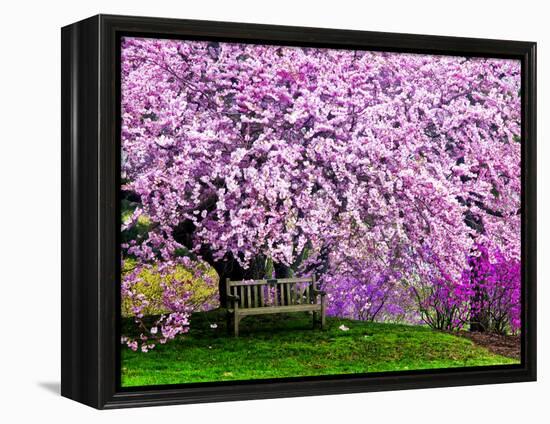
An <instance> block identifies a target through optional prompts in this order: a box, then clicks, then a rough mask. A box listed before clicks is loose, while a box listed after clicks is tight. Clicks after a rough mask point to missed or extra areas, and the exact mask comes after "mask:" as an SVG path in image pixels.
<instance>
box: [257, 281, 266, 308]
mask: <svg viewBox="0 0 550 424" xmlns="http://www.w3.org/2000/svg"><path fill="white" fill-rule="evenodd" d="M264 288H265V287H264V286H259V287H258V290H260V306H262V307H263V306H265V300H264Z"/></svg>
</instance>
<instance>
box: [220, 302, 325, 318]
mask: <svg viewBox="0 0 550 424" xmlns="http://www.w3.org/2000/svg"><path fill="white" fill-rule="evenodd" d="M320 310H321V305H320V304H307V305H289V306H267V307H265V308H246V309H238V310H237V315H240V316H242V315H264V314H266V315H267V314H280V313H285V312H308V311H320ZM229 311H230V312H233V310H232V309H230V310H229Z"/></svg>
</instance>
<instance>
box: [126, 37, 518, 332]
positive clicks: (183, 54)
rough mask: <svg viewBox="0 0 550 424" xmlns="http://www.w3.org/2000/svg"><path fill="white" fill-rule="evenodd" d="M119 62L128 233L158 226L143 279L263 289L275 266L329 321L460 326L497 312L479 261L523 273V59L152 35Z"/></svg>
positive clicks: (138, 252)
mask: <svg viewBox="0 0 550 424" xmlns="http://www.w3.org/2000/svg"><path fill="white" fill-rule="evenodd" d="M121 54H122V57H121V60H122V75H121V78H122V153H123V155H122V156H123V161H122V171H123V179H124V185H123V194H124V196H125V197H126V198H127V199H129V200H131V201H132V202H135V204H136V205H137V207H136V209H135V211H134V213H133V215H132V219H130V220H129V221H128V222H127V223H125V226H124V227H123V231H127V232H130V231H132V228H134V227H135V226H136V225H137V223H138V221H139V217H140V216H146V217H147V219H148V220H149V221H150V222H151V225H150V226H149V228H148V230H147V233H146V234H142V235H140V236H139V237H137V238H135V239H132V240H131V241H130V242H129V243H128V245H127V246H126V247H125V248H124V250H123V256H124V257H131V258H133V259H136V260H137V261H138V265H137V269H138V270H137V271H136V272H137V273H139V269H140V268H143V267H148V266H152V265H158V264H161V263H162V264H174V263H177V262H178V261H181V260H182V258H191V257H192V258H197V259H196V260H199V261H205V262H208V263H209V264H211V265H212V266H213V267H214V268H215V269H216V271H217V273H218V274H219V277H220V281H224V279H225V278H226V277H230V278H232V279H237V278H240V279H248V278H261V277H263V276H264V275H265V273H266V268H265V266H264V264H265V263H267V261H270V262H271V263H273V264H274V268H275V270H276V274H277V276H285V275H289V274H304V275H306V274H311V273H315V274H316V275H317V276H318V277H319V279H320V281H321V282H322V283H323V284H324V285H325V288H326V289H327V291H328V292H329V298H330V304H329V312H330V313H331V314H336V315H342V316H350V317H354V318H357V319H390V317H394V318H395V317H403V316H405V315H409V312H410V305H412V304H414V305H416V308H417V310H416V314H415V316H416V318H412V319H413V320H414V319H418V318H421V319H422V320H424V321H425V322H427V323H429V324H430V325H432V324H431V323H432V322H444V324H437V325H434V326H436V327H438V328H449V329H451V328H452V329H454V328H459V327H461V326H463V325H464V324H465V323H466V322H468V320H469V319H470V315H471V312H472V309H471V308H473V307H475V308H479V309H480V310H481V309H483V308H485V307H486V303H483V304H481V303H480V306H479V307H478V306H472V305H471V304H473V303H475V302H472V301H471V299H473V295H471V293H470V291H469V290H470V288H469V286H470V284H469V283H468V284H465V282H464V278H463V275H464V273H465V272H466V273H467V272H468V270H469V269H470V267H471V266H472V264H471V263H470V261H469V258H470V256H471V254H472V253H471V252H472V251H473V250H474V249H475V246H477V245H490V246H493V247H494V249H495V251H498V252H502V253H500V254H501V255H502V261H501V262H499V264H500V263H502V264H511V263H515V262H514V261H516V262H518V263H519V258H520V221H521V217H520V215H519V214H518V210H519V208H520V186H521V181H520V151H521V149H520V147H521V145H520V143H521V139H520V126H521V125H520V105H521V98H520V79H521V78H520V71H521V69H520V64H519V62H518V61H513V60H503V59H484V58H464V57H447V56H432V55H414V54H398V53H383V52H365V51H350V50H332V49H316V48H299V47H278V46H262V45H244V44H235V43H217V42H203V41H180V40H158V39H140V38H124V39H123V42H122V52H121ZM182 252H185V253H182ZM194 260H195V259H194ZM492 263H493V264H494V265H495V267H498V266H499V265H498V264H497V263H496V262H492ZM166 269H170V266H167V267H166ZM167 272H168V271H167ZM499 272H500V271H498V272H497V271H495V272H494V273H493V274H494V275H497V274H498V273H499ZM131 275H132V274H129V275H128V277H125V280H126V279H128V281H129V282H128V284H126V283H123V296H133V297H134V298H135V299H136V305H137V306H136V308H138V309H139V304H140V300H139V293H132V294H129V292H131V280H132V278H133V277H132V276H131ZM505 275H507V274H502V273H500V274H498V276H497V277H495V278H494V279H493V280H494V285H496V286H498V285H499V284H500V283H499V282H498V281H497V280H498V279H499V278H504V276H505ZM493 280H491V281H493ZM484 281H485V280H484ZM125 284H126V285H125ZM506 284H507V283H506ZM486 291H487V290H486ZM167 292H169V290H168V289H167ZM488 292H490V293H493V292H494V290H493V291H492V290H488ZM220 295H221V296H222V299H223V296H224V287H223V284H222V285H221V286H220ZM167 296H168V297H170V295H169V293H167ZM484 296H489V295H488V294H484ZM491 296H492V295H491ZM496 296H497V297H498V295H496ZM448 299H453V300H452V301H450V303H449V300H448ZM179 301H180V303H181V304H178V305H175V306H174V312H173V313H174V314H178V315H177V317H180V318H181V317H182V316H185V314H186V313H188V311H187V312H186V311H185V297H182V298H181V299H179ZM176 303H177V302H176ZM476 311H477V309H476ZM476 311H474V312H476ZM516 318H517V319H519V315H518V316H517V317H516ZM514 319H515V318H512V317H511V315H510V317H509V318H508V321H507V323H505V324H504V326H506V325H510V326H512V325H517V321H514ZM181 322H182V320H181V319H180V320H179V321H177V320H176V321H175V324H172V320H171V319H170V318H166V321H165V325H167V326H168V327H170V328H173V329H174V331H168V330H167V332H166V333H167V334H170V335H175V334H179V333H181V332H184V331H185V330H184V329H185V328H188V327H187V326H186V325H183V324H181ZM503 322H504V321H503ZM513 322H516V324H513ZM169 323H170V324H169ZM168 327H167V328H168ZM145 337H147V336H145ZM167 338H168V337H165V338H163V339H161V340H164V339H167ZM132 342H133V341H132ZM132 342H131V343H132Z"/></svg>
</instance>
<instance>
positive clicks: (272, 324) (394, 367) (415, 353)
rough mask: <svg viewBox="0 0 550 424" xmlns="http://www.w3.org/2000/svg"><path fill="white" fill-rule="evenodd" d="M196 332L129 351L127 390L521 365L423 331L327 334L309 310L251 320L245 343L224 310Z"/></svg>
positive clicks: (361, 325) (378, 326) (334, 329)
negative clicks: (232, 329) (232, 331)
mask: <svg viewBox="0 0 550 424" xmlns="http://www.w3.org/2000/svg"><path fill="white" fill-rule="evenodd" d="M211 323H216V324H217V325H218V328H216V329H212V328H210V324H211ZM341 324H344V325H346V326H347V327H349V331H342V330H340V329H338V327H339V326H340V325H341ZM191 328H192V329H191V331H190V332H189V333H188V334H187V335H185V336H183V337H180V338H179V339H177V340H174V341H172V342H168V343H167V344H165V345H159V346H158V347H157V348H155V349H154V350H153V351H151V352H149V353H141V352H132V351H130V350H129V349H127V348H123V350H122V364H121V365H122V386H123V387H131V386H147V385H158V384H181V383H197V382H215V381H229V380H249V379H264V378H281V377H303V376H317V375H334V374H351V373H369V372H380V371H404V370H420V369H430V368H431V369H434V368H449V367H472V366H482V365H504V364H517V363H518V361H517V360H515V359H510V358H506V357H503V356H499V355H495V354H493V353H491V352H489V351H488V350H487V349H485V348H482V347H479V346H476V345H474V344H472V342H471V341H470V340H468V339H465V338H462V337H457V336H454V335H451V334H446V333H442V332H438V331H434V330H431V329H429V328H427V327H423V326H406V325H398V324H382V323H370V322H361V321H350V320H343V319H334V318H329V319H328V320H327V329H326V330H325V331H322V330H320V329H318V328H316V329H315V330H312V326H311V316H309V315H307V314H305V313H304V314H292V315H285V316H283V315H270V316H262V317H247V318H245V319H243V320H242V321H241V326H240V328H241V330H240V331H241V336H240V337H239V338H233V337H232V336H228V335H227V331H226V329H225V318H224V315H223V314H222V313H221V311H213V312H209V313H202V314H195V315H193V317H192V320H191Z"/></svg>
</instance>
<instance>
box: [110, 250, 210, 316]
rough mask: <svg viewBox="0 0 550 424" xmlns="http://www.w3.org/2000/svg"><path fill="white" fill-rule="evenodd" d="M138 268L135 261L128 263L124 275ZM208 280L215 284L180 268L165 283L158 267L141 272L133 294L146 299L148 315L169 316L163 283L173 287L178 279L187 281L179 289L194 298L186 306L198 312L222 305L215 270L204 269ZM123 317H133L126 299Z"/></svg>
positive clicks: (125, 263) (124, 300) (131, 260)
mask: <svg viewBox="0 0 550 424" xmlns="http://www.w3.org/2000/svg"><path fill="white" fill-rule="evenodd" d="M135 265H136V261H135V260H134V259H127V260H125V261H124V269H123V270H122V272H123V273H124V272H128V271H130V270H131V269H132V268H133V267H134V266H135ZM204 267H205V273H204V276H205V277H207V278H210V279H211V280H212V282H211V283H208V282H206V281H205V280H204V279H202V278H196V277H195V276H194V275H193V274H192V273H191V272H190V271H189V270H188V269H187V268H185V267H184V266H181V265H178V266H176V270H175V272H174V273H173V274H171V275H170V276H169V277H168V279H166V278H165V279H164V280H162V278H161V276H160V275H159V273H158V272H157V271H156V269H157V267H156V266H153V267H152V268H151V269H145V270H143V271H142V272H141V274H140V277H141V279H142V281H141V282H139V283H137V284H136V285H135V286H134V288H133V290H135V291H137V292H138V293H142V294H144V295H145V297H146V299H147V301H148V302H149V305H148V306H146V307H145V308H144V309H143V312H144V314H145V315H160V314H163V313H167V312H169V311H168V310H167V309H166V308H165V307H164V305H163V302H162V295H163V292H164V291H163V289H162V286H161V283H162V282H164V283H165V284H168V285H170V284H171V283H172V281H173V280H174V279H177V280H179V281H184V282H185V284H183V285H181V286H179V287H178V289H179V290H181V292H182V293H186V292H190V293H191V297H190V298H189V299H187V301H186V303H187V304H188V305H191V306H193V308H194V310H201V308H202V307H203V306H208V307H217V306H218V303H219V302H218V301H217V296H218V274H217V273H216V271H215V270H214V268H212V267H210V266H208V265H206V264H205V265H204ZM121 312H122V316H123V317H129V316H132V312H131V302H130V300H129V299H128V298H123V299H122V311H121Z"/></svg>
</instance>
